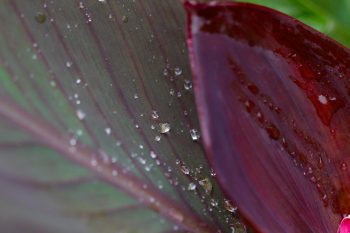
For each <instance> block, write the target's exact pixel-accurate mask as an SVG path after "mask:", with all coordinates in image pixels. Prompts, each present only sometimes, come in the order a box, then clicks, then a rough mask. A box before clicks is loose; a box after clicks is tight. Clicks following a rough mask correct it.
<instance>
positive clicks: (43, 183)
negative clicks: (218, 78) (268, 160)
mask: <svg viewBox="0 0 350 233" xmlns="http://www.w3.org/2000/svg"><path fill="white" fill-rule="evenodd" d="M0 20H1V22H2V23H1V26H0V117H1V118H0V119H1V120H0V185H1V187H2V188H1V191H0V204H1V206H2V207H3V208H1V210H0V224H1V226H2V229H6V230H7V232H23V231H27V230H28V229H30V231H36V232H37V231H40V232H103V233H104V232H106V233H107V232H128V233H136V232H152V233H153V232H154V233H157V232H172V231H173V230H177V229H178V228H179V229H180V230H189V231H193V232H214V231H215V230H214V228H218V229H221V230H222V231H223V232H231V231H232V230H231V229H232V227H235V228H236V232H243V231H244V226H243V225H241V224H240V223H239V221H238V217H237V214H235V213H231V212H230V211H228V210H227V209H229V210H230V208H228V206H227V205H226V207H225V200H224V196H223V193H222V192H221V190H220V189H219V187H218V184H217V183H216V182H215V180H214V179H213V172H212V171H211V169H210V167H209V165H208V162H207V160H206V157H205V155H204V151H203V148H202V144H201V142H200V140H199V141H194V140H192V138H191V134H190V132H191V129H195V130H198V129H199V125H198V120H197V115H196V110H195V103H194V98H193V93H192V89H191V75H190V68H189V62H188V58H187V51H186V43H185V32H184V31H185V15H184V12H183V9H182V6H181V4H180V2H179V1H173V0H162V1H152V0H148V1H127V0H118V1H96V0H89V1H81V2H80V1H68V0H64V1H62V0H53V1H47V2H46V1H39V0H35V1H13V0H4V1H2V2H1V8H0ZM155 111H156V112H155ZM152 115H153V116H152ZM157 115H158V116H159V117H158V116H157ZM163 123H169V124H170V131H169V132H167V133H161V132H160V131H162V130H163V131H167V130H168V129H166V128H167V126H168V125H164V124H163ZM160 126H163V129H161V127H160ZM192 133H193V131H192ZM193 136H196V135H193ZM73 162H74V163H73ZM187 173H189V174H187ZM211 186H212V188H211ZM189 187H190V189H194V190H189ZM16 226H18V227H16Z"/></svg>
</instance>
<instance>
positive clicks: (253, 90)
mask: <svg viewBox="0 0 350 233" xmlns="http://www.w3.org/2000/svg"><path fill="white" fill-rule="evenodd" d="M248 90H249V91H250V92H251V93H253V94H258V93H259V88H258V87H257V86H255V85H254V84H249V85H248Z"/></svg>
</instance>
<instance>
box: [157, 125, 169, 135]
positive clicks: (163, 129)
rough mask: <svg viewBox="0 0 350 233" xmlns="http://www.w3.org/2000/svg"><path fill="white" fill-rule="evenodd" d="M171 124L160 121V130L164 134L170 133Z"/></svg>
mask: <svg viewBox="0 0 350 233" xmlns="http://www.w3.org/2000/svg"><path fill="white" fill-rule="evenodd" d="M170 129H171V125H170V124H169V123H159V132H160V133H162V134H165V133H169V131H170Z"/></svg>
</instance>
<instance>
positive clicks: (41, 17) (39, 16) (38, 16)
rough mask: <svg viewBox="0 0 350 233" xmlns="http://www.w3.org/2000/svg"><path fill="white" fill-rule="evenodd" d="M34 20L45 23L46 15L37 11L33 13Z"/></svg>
mask: <svg viewBox="0 0 350 233" xmlns="http://www.w3.org/2000/svg"><path fill="white" fill-rule="evenodd" d="M35 20H36V22H38V23H45V21H46V15H45V14H44V13H43V12H38V13H36V15H35Z"/></svg>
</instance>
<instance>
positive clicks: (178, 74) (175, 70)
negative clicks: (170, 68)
mask: <svg viewBox="0 0 350 233" xmlns="http://www.w3.org/2000/svg"><path fill="white" fill-rule="evenodd" d="M174 74H175V76H180V75H181V74H182V69H181V68H180V67H176V68H175V69H174Z"/></svg>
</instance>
